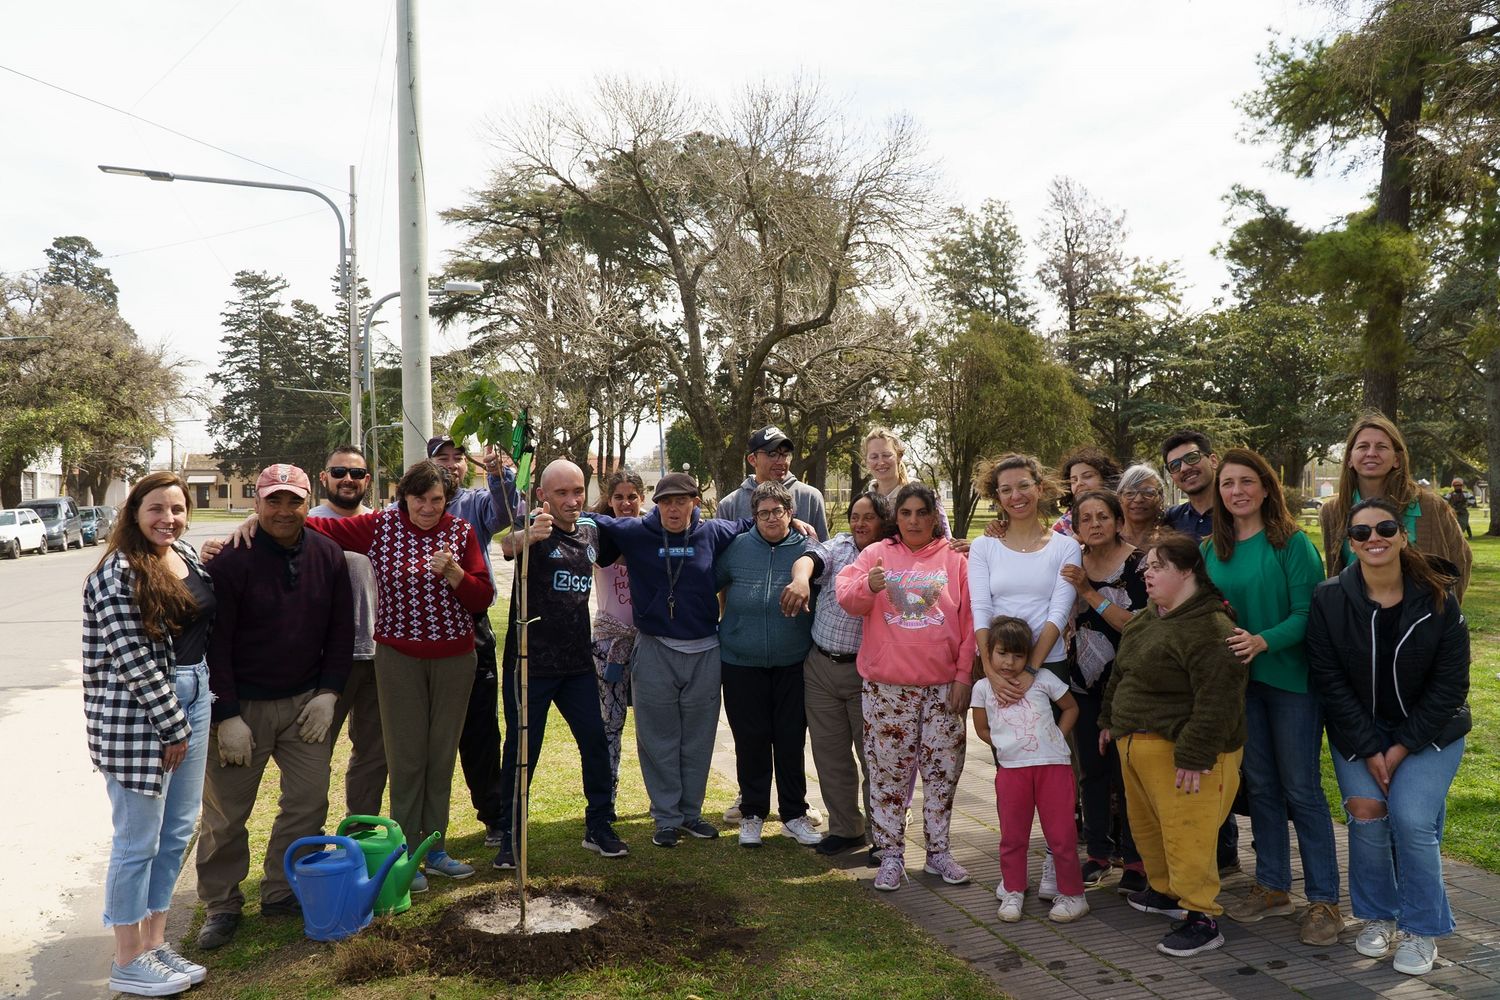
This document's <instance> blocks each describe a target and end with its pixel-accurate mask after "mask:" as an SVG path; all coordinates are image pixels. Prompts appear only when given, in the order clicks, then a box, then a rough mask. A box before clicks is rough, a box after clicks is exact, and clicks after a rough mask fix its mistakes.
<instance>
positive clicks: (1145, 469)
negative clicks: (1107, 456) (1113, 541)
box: [1119, 462, 1167, 552]
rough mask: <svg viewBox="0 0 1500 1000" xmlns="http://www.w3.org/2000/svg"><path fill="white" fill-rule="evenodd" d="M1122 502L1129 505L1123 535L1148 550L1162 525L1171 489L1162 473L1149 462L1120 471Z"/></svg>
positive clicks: (1121, 530)
mask: <svg viewBox="0 0 1500 1000" xmlns="http://www.w3.org/2000/svg"><path fill="white" fill-rule="evenodd" d="M1119 493H1120V504H1121V506H1123V507H1124V508H1125V523H1124V524H1123V525H1121V526H1120V537H1121V538H1123V539H1124V540H1125V541H1127V542H1129V543H1130V544H1131V545H1134V546H1135V547H1136V548H1138V549H1140V550H1141V551H1142V552H1144V551H1145V550H1146V549H1147V548H1148V545H1147V543H1148V542H1149V541H1150V540H1151V536H1152V535H1153V534H1155V533H1156V529H1157V528H1159V527H1161V517H1162V512H1163V511H1164V510H1165V508H1166V496H1167V491H1166V488H1165V486H1164V484H1163V483H1162V481H1161V476H1160V474H1158V473H1157V471H1156V470H1155V469H1153V468H1152V467H1151V466H1149V465H1146V464H1145V463H1143V462H1141V463H1137V464H1135V465H1132V466H1131V467H1130V468H1128V469H1126V470H1125V471H1124V472H1122V473H1120V488H1119Z"/></svg>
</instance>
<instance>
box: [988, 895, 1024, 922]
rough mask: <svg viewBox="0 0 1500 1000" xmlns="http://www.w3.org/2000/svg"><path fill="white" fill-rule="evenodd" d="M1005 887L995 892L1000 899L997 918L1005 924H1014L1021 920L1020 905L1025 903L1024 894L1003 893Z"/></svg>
mask: <svg viewBox="0 0 1500 1000" xmlns="http://www.w3.org/2000/svg"><path fill="white" fill-rule="evenodd" d="M1004 890H1005V886H1003V885H1002V886H1001V887H1000V888H999V889H997V890H995V892H996V894H997V895H998V896H999V897H1000V911H999V913H998V916H999V917H1000V919H1001V920H1003V921H1005V922H1006V923H1007V924H1014V923H1016V922H1018V921H1019V920H1020V919H1021V904H1023V903H1025V902H1026V894H1025V893H1022V892H1005V891H1004Z"/></svg>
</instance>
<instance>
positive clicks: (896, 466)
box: [865, 427, 969, 552]
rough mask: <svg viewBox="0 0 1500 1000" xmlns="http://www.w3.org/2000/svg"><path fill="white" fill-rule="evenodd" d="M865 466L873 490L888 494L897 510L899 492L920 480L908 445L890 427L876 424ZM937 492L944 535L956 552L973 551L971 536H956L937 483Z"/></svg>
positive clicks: (867, 438)
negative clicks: (910, 460)
mask: <svg viewBox="0 0 1500 1000" xmlns="http://www.w3.org/2000/svg"><path fill="white" fill-rule="evenodd" d="M865 468H866V469H869V470H870V475H871V476H872V477H874V478H872V479H871V480H870V487H869V488H870V490H872V491H873V492H875V493H881V494H884V495H885V498H886V499H887V500H889V501H890V502H891V506H892V508H893V509H894V507H895V504H896V491H898V490H899V489H901V487H903V486H905V485H906V484H907V483H910V482H915V481H916V479H915V478H914V477H913V476H912V475H911V473H910V472H908V471H907V469H906V445H904V444H902V443H901V439H900V438H899V437H897V436H896V432H895V431H893V430H891V429H890V428H889V427H875V428H872V429H871V430H870V433H868V434H866V435H865ZM932 492H933V495H934V496H936V497H937V501H938V502H937V518H938V527H940V528H942V529H943V534H944V535H945V536H946V537H947V539H948V545H949V546H950V547H951V548H952V549H953V550H954V551H955V552H967V551H969V542H968V540H967V539H963V538H954V537H953V530H952V527H951V526H950V525H949V524H948V514H947V512H946V511H945V510H944V509H943V494H942V491H941V490H939V489H938V488H937V487H936V486H934V487H933V488H932Z"/></svg>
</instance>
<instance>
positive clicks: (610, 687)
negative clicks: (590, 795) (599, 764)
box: [594, 640, 630, 822]
mask: <svg viewBox="0 0 1500 1000" xmlns="http://www.w3.org/2000/svg"><path fill="white" fill-rule="evenodd" d="M609 647H610V643H609V641H608V640H600V641H597V642H595V643H594V676H595V678H596V679H597V680H598V682H599V714H600V715H601V716H602V717H603V719H604V739H605V741H606V742H607V743H608V744H609V777H610V790H609V805H610V810H611V811H613V810H614V804H615V799H616V798H617V797H618V796H619V794H620V735H621V734H622V733H624V732H625V711H626V709H628V708H629V707H630V664H629V663H628V662H627V663H626V664H625V674H624V676H623V677H621V678H620V679H619V680H618V681H615V682H613V683H611V682H610V681H607V680H605V679H604V667H605V665H606V664H607V663H608V662H609ZM611 822H613V820H611Z"/></svg>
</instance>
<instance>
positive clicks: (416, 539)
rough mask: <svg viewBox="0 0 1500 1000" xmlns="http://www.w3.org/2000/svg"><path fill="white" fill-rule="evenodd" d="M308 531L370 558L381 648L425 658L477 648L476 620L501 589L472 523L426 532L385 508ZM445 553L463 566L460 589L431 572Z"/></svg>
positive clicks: (447, 517) (446, 517)
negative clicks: (430, 564)
mask: <svg viewBox="0 0 1500 1000" xmlns="http://www.w3.org/2000/svg"><path fill="white" fill-rule="evenodd" d="M307 526H308V527H309V528H311V529H313V530H314V531H318V532H321V533H323V534H325V535H327V536H328V537H329V538H332V539H333V540H334V541H336V542H338V543H339V544H340V545H342V546H343V547H344V548H345V549H347V550H348V551H350V552H362V553H364V554H365V555H367V556H369V557H370V565H371V566H372V567H373V568H374V570H375V595H376V601H375V641H376V642H377V643H381V644H383V645H386V646H389V647H391V648H392V649H394V650H396V651H397V652H400V653H405V654H406V655H407V656H414V657H417V658H418V659H424V660H436V659H441V658H442V657H446V656H460V655H462V654H464V653H467V652H469V651H470V650H472V649H473V648H474V618H473V616H474V615H476V614H478V613H479V612H481V611H483V610H484V609H485V608H487V607H489V606H490V602H491V601H492V600H494V597H495V587H494V584H492V583H491V582H490V572H489V570H488V569H487V568H486V567H485V564H484V556H483V554H481V553H480V551H479V542H478V539H477V538H476V537H475V535H474V529H473V528H472V527H471V526H470V525H469V522H467V521H464V520H461V519H459V518H456V517H454V516H453V515H452V514H447V513H445V514H443V516H442V517H441V518H440V519H439V520H438V523H437V524H436V525H435V526H434V527H431V528H428V529H425V530H424V529H422V528H418V527H417V526H416V525H415V524H413V523H412V522H411V519H410V518H408V517H407V516H406V511H404V510H402V509H401V508H399V507H387V508H386V509H385V510H382V511H377V512H375V513H373V514H360V515H358V516H355V517H309V518H308V519H307ZM439 549H447V550H448V551H449V552H450V553H452V554H453V556H454V557H455V558H457V559H458V561H459V564H460V565H461V566H462V567H463V571H464V578H463V580H462V581H461V582H460V583H459V585H458V588H457V589H456V590H455V589H454V588H452V587H449V586H448V584H447V583H446V582H445V581H444V580H443V578H442V577H440V576H438V575H437V574H436V573H434V572H432V570H430V569H428V566H427V564H428V561H429V560H430V559H431V558H432V555H433V553H435V552H437V551H438V550H439Z"/></svg>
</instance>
